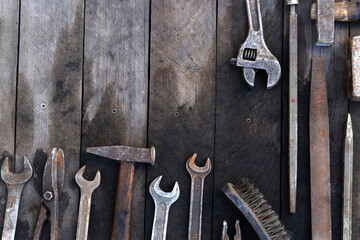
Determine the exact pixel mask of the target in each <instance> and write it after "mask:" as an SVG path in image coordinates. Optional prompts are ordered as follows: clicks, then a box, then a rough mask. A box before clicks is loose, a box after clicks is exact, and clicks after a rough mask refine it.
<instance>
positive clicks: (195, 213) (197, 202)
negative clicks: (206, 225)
mask: <svg viewBox="0 0 360 240" xmlns="http://www.w3.org/2000/svg"><path fill="white" fill-rule="evenodd" d="M196 156H197V154H196V153H195V154H193V155H192V156H191V157H190V158H189V159H188V161H187V162H186V169H187V171H188V172H189V174H190V176H191V196H190V216H189V231H188V240H200V239H201V222H202V206H203V193H204V180H205V177H206V176H207V175H208V174H209V173H210V171H211V161H210V158H208V159H207V161H206V163H205V166H204V167H198V166H196V164H195V159H196Z"/></svg>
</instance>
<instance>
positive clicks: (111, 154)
mask: <svg viewBox="0 0 360 240" xmlns="http://www.w3.org/2000/svg"><path fill="white" fill-rule="evenodd" d="M86 152H88V153H91V154H95V155H99V156H102V157H106V158H109V159H113V160H117V161H127V162H135V163H150V164H151V165H154V163H155V148H154V147H151V148H137V147H128V146H104V147H90V148H86Z"/></svg>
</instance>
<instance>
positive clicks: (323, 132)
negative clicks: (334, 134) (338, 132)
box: [319, 129, 329, 138]
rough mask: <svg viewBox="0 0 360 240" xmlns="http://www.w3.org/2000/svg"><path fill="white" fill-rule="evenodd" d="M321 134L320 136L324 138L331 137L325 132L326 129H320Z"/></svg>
mask: <svg viewBox="0 0 360 240" xmlns="http://www.w3.org/2000/svg"><path fill="white" fill-rule="evenodd" d="M319 134H320V136H322V137H326V138H327V137H329V134H328V132H327V131H326V130H325V129H320V130H319Z"/></svg>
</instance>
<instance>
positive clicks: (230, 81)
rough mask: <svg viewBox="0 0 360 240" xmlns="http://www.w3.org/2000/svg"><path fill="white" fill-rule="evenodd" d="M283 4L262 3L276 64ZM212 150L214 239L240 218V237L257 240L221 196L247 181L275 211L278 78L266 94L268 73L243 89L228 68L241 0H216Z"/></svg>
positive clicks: (240, 23)
mask: <svg viewBox="0 0 360 240" xmlns="http://www.w3.org/2000/svg"><path fill="white" fill-rule="evenodd" d="M282 10H283V9H282V1H278V0H277V1H261V11H262V19H263V28H264V38H265V42H266V43H267V46H268V48H269V49H270V51H271V52H272V53H273V54H274V55H275V56H276V57H277V59H278V60H279V62H280V64H281V56H282V44H281V43H282V37H281V36H280V35H279V34H274V29H277V33H280V32H282V20H283V19H282V15H283V13H282ZM217 29H218V33H217V38H218V39H217V89H216V93H217V97H216V109H217V111H216V141H215V142H216V148H215V159H216V168H215V184H214V193H213V196H214V212H213V236H214V239H220V235H221V228H222V221H223V220H228V224H229V233H230V235H234V226H235V220H236V219H240V221H241V227H242V235H243V238H244V239H257V237H256V234H255V233H254V231H253V230H252V228H251V226H250V225H249V224H248V222H247V221H246V220H245V219H244V218H243V217H242V214H241V213H240V212H239V211H238V210H237V208H236V207H235V206H234V205H233V204H232V203H231V202H230V201H229V200H228V199H227V198H226V197H225V195H224V194H223V193H222V190H221V188H222V187H223V186H224V185H225V183H226V182H232V183H237V182H238V181H240V179H241V178H249V180H250V182H252V183H254V184H255V185H256V186H257V187H258V188H259V189H260V191H261V192H262V193H263V194H264V196H265V198H266V199H267V200H268V202H269V203H270V204H271V205H272V206H273V208H274V210H276V211H277V212H279V210H280V186H279V182H280V160H281V138H280V133H281V81H286V80H284V79H283V80H281V81H280V82H279V83H278V84H277V86H275V88H273V89H270V90H266V80H267V75H266V73H264V72H258V73H257V75H256V81H255V87H254V89H251V88H250V87H249V86H247V85H246V83H245V81H244V79H243V77H242V70H241V69H240V68H235V67H234V66H232V65H230V63H229V61H230V58H233V57H236V56H237V53H238V50H239V47H240V44H242V43H243V42H244V41H245V39H246V37H247V32H248V21H247V14H246V3H245V1H232V0H220V1H219V2H218V27H217Z"/></svg>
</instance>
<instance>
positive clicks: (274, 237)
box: [223, 179, 291, 240]
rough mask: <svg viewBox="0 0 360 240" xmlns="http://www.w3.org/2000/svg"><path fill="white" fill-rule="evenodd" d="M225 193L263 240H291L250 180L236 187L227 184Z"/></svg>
mask: <svg viewBox="0 0 360 240" xmlns="http://www.w3.org/2000/svg"><path fill="white" fill-rule="evenodd" d="M223 191H224V193H225V194H226V196H227V197H228V198H229V199H230V200H231V201H232V202H233V203H234V204H235V205H236V206H237V207H238V208H239V210H240V211H241V212H242V213H243V214H244V216H245V217H246V219H247V220H248V221H249V223H250V224H251V225H252V226H253V228H254V229H255V231H256V233H257V234H258V235H259V237H260V239H261V240H290V239H291V238H290V236H289V235H288V233H287V231H286V230H285V227H284V226H283V225H282V223H281V222H280V219H279V217H278V215H277V214H276V212H275V211H274V210H272V208H271V206H270V205H269V204H268V202H267V201H266V200H265V199H264V195H263V194H262V193H261V192H260V191H259V189H257V188H256V187H255V186H254V185H253V184H251V183H250V182H249V180H248V179H242V181H241V182H240V183H238V184H237V185H236V186H234V185H233V184H231V183H227V184H226V185H225V186H224V188H223Z"/></svg>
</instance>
